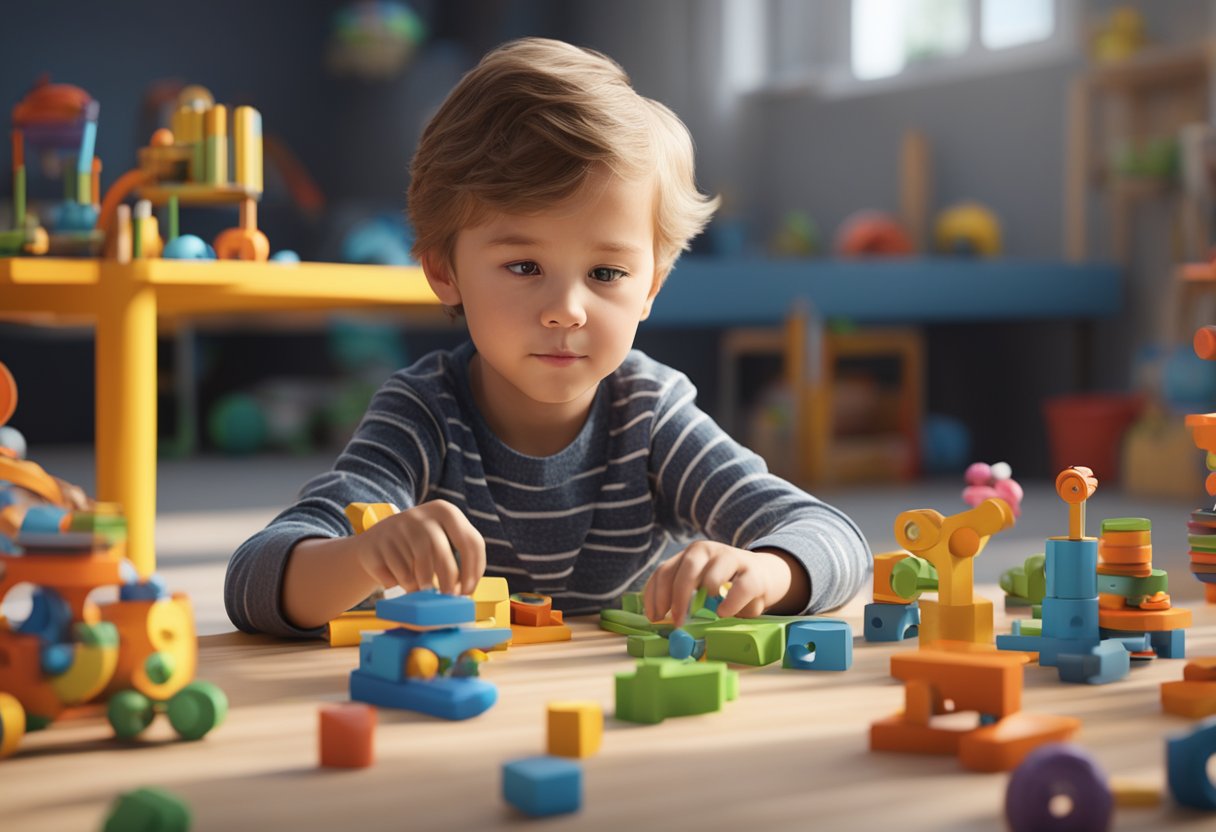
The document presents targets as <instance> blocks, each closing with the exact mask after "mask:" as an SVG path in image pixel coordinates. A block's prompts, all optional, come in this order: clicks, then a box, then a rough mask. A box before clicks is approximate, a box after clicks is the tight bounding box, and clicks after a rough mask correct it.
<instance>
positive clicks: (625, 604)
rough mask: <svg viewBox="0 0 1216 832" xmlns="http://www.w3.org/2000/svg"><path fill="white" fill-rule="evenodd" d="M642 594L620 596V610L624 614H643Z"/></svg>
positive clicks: (634, 593) (628, 593)
mask: <svg viewBox="0 0 1216 832" xmlns="http://www.w3.org/2000/svg"><path fill="white" fill-rule="evenodd" d="M643 607H644V604H643V601H642V593H640V592H626V593H625V594H624V595H622V596H621V609H623V610H624V611H625V612H634V613H637V614H638V615H641V614H642V612H643Z"/></svg>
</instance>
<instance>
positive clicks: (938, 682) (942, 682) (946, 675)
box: [891, 650, 1026, 717]
mask: <svg viewBox="0 0 1216 832" xmlns="http://www.w3.org/2000/svg"><path fill="white" fill-rule="evenodd" d="M1025 662H1026V658H1025V656H1022V655H1019V654H1006V653H1000V652H995V653H953V652H942V651H936V650H920V651H917V652H915V653H900V654H897V655H895V656H892V657H891V675H892V676H894V677H895V678H896V679H899V680H901V681H904V682H908V681H917V682H926V683H928V684H930V685H931V686H932V687H933V688H934V690H935V691H936V692H937V695H939V696H940V697H941V698H942V699H943V700H944V699H950V700H952V701H953V703H954V708H953V710H955V711H978V712H979V713H983V714H992V715H993V716H998V717H1000V716H1005V715H1007V714H1011V713H1013V712H1014V711H1017V710H1019V709H1020V708H1021V707H1022V667H1023V665H1024V664H1025Z"/></svg>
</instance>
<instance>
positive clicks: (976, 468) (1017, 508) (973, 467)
mask: <svg viewBox="0 0 1216 832" xmlns="http://www.w3.org/2000/svg"><path fill="white" fill-rule="evenodd" d="M963 480H964V482H966V483H967V485H966V487H965V488H964V489H963V502H965V503H966V504H967V505H969V506H971V507H972V508H975V507H976V506H978V505H979V504H980V503H982V502H984V500H987V499H988V498H989V497H997V498H999V499H1001V500H1004V501H1005V502H1007V503H1009V507H1010V508H1011V509H1013V516H1014V517H1020V516H1021V515H1022V486H1020V485H1018V481H1017V480H1015V479H1014V478H1013V469H1012V468H1010V467H1009V463H1008V462H997V463H994V464H992V465H989V464H988V463H987V462H973V463H971V464H970V465H969V466H967V471H966V473H964V474H963Z"/></svg>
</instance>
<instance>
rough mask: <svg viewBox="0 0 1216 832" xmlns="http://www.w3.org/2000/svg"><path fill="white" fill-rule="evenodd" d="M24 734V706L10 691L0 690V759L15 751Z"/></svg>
mask: <svg viewBox="0 0 1216 832" xmlns="http://www.w3.org/2000/svg"><path fill="white" fill-rule="evenodd" d="M24 736H25V708H23V707H22V706H21V702H20V701H19V700H18V699H17V697H15V696H13V695H12V694H11V693H4V692H0V760H2V759H4V758H5V757H8V756H11V755H12V754H14V753H16V751H17V746H19V745H21V738H22V737H24Z"/></svg>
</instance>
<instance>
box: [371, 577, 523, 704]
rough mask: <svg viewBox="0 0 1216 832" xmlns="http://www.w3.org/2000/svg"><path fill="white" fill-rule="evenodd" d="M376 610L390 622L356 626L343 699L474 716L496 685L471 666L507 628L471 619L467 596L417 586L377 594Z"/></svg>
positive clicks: (508, 633)
mask: <svg viewBox="0 0 1216 832" xmlns="http://www.w3.org/2000/svg"><path fill="white" fill-rule="evenodd" d="M376 615H377V616H378V617H379V618H383V619H385V620H387V621H392V622H396V623H397V625H398V627H397V628H396V629H391V630H386V631H385V632H382V633H364V634H363V640H362V643H361V644H360V645H359V667H358V669H356V670H353V671H351V674H350V698H351V699H353V700H356V701H359V702H367V703H369V704H372V705H379V706H381V707H385V708H402V709H405V710H410V711H418V712H420V713H424V714H430V715H431V716H437V717H442V718H444V719H453V720H455V719H468V718H469V717H473V716H477V715H478V714H480V713H482V712H483V711H486V710H487V709H489V708H490V706H492V705H493V704H494V702H495V701H496V700H497V699H498V689H497V688H495V687H494V686H493V685H492V684H490V683H489V682H484V681H482V680H481V679H478V678H477V676H478V673H479V670H478V668H479V666H480V665H481V663H482V662H484V661H485V660H486V654H485V653H484V652H483V651H485V650H489V649H492V648H494V647H496V646H497V645H499V644H501V643H503V642H505V641H507V640H508V639H510V638H511V631H510V630H509V629H507V628H506V627H477V626H474V617H475V615H476V612H475V606H474V603H473V600H472V599H471V598H468V597H464V596H460V595H444V594H442V593H440V592H437V591H435V590H433V589H424V590H419V591H418V592H410V593H407V594H405V595H400V596H398V597H396V598H385V599H383V600H381V601H379V602H377V604H376Z"/></svg>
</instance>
